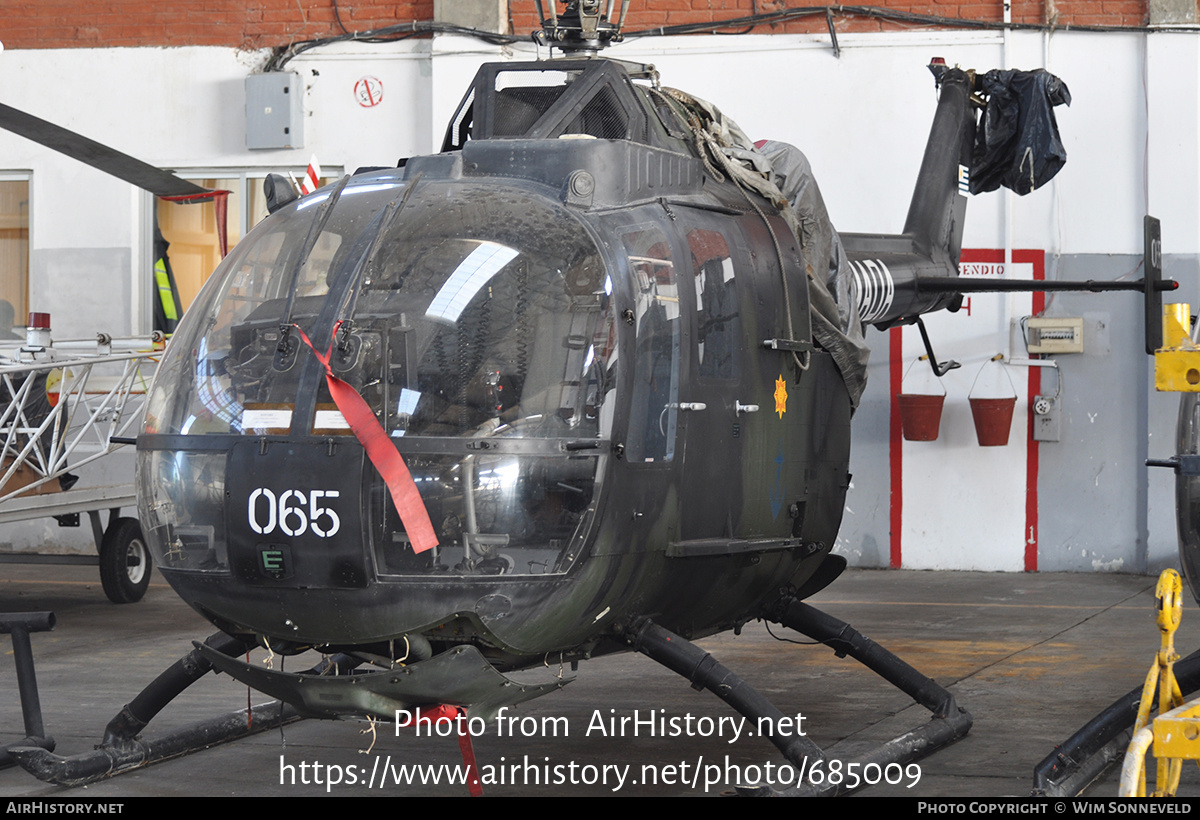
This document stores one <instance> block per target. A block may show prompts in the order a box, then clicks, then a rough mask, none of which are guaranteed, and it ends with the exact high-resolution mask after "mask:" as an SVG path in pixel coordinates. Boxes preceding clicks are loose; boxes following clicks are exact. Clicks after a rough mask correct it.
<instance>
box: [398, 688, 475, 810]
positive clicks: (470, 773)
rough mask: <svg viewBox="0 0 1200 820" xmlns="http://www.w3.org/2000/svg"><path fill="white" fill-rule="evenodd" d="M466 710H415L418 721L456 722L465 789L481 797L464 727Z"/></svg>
mask: <svg viewBox="0 0 1200 820" xmlns="http://www.w3.org/2000/svg"><path fill="white" fill-rule="evenodd" d="M466 716H467V710H466V709H464V708H462V707H461V706H450V705H448V704H444V703H443V704H441V705H440V706H422V707H418V709H417V717H416V718H415V719H414V721H413V723H414V724H415V723H416V721H418V720H425V719H428V720H430V721H431V722H432V723H437V722H438V721H439V720H456V718H457V719H458V720H457V721H456V722H457V724H458V750H459V752H461V753H462V759H463V765H464V766H466V767H467V788H468V789H469V790H470V792H471V796H472V797H482V796H483V784H482V783H481V782H480V781H479V767H478V766H476V765H475V747H474V746H473V745H472V744H471V732H470V731H469V729H468V728H467V726H466Z"/></svg>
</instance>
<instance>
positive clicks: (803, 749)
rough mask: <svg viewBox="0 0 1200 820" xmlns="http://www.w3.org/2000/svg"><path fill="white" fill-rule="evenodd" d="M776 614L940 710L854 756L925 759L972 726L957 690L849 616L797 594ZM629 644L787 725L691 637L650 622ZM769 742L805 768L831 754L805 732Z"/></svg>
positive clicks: (829, 788)
mask: <svg viewBox="0 0 1200 820" xmlns="http://www.w3.org/2000/svg"><path fill="white" fill-rule="evenodd" d="M769 619H770V620H772V621H775V622H777V623H780V624H782V625H784V626H786V627H789V628H791V629H795V630H796V631H798V632H801V633H803V634H805V635H807V636H809V637H810V638H813V639H815V640H818V641H820V642H821V643H823V644H825V645H826V646H828V647H830V648H831V649H833V650H834V652H836V653H837V655H838V656H839V657H842V656H845V655H849V656H850V657H852V658H854V659H855V660H857V661H859V662H860V663H862V664H863V665H864V666H866V667H867V668H868V669H870V670H871V671H872V672H875V673H876V674H878V675H879V676H880V677H882V678H883V679H884V680H886V681H888V682H889V683H891V684H892V685H893V686H896V687H897V688H899V689H900V690H901V691H903V692H904V693H905V694H907V695H909V696H911V697H912V698H913V699H914V700H915V701H917V703H919V704H920V705H921V706H924V707H925V708H926V709H928V710H929V711H930V712H932V713H933V719H932V720H931V721H930V722H929V723H927V724H925V725H924V726H922V727H920V728H918V729H914V730H912V731H910V732H906V733H904V734H903V735H900V736H899V737H896V738H893V739H892V740H890V741H888V742H887V743H884V744H882V745H880V746H878V747H876V748H875V749H873V750H872V751H871V752H868V753H867V754H865V755H862V756H861V757H859V758H857V759H855V760H854V761H850V762H852V763H857V764H859V767H860V768H861V767H862V766H866V765H868V764H871V763H874V764H876V765H879V766H886V765H888V764H890V763H899V764H904V763H909V762H912V761H914V760H919V759H921V758H923V757H925V756H926V755H928V754H931V753H932V752H934V751H936V750H938V749H940V748H941V747H943V746H945V745H947V744H949V743H952V742H953V741H955V740H958V739H959V738H962V737H964V736H966V734H967V732H969V731H970V729H971V723H972V718H971V715H970V714H969V713H968V712H967V711H966V710H965V709H961V708H959V706H958V704H957V703H956V702H955V700H954V696H953V695H952V694H950V692H948V691H947V690H946V689H944V688H943V687H941V686H939V685H938V684H937V683H935V682H934V681H933V680H931V679H930V678H927V677H925V676H924V675H922V674H921V673H920V672H918V671H917V670H916V669H914V668H913V667H911V666H909V665H908V664H907V663H905V662H904V661H902V660H901V659H900V658H898V657H897V656H895V655H893V654H892V653H891V652H889V651H887V650H886V649H884V648H883V647H882V646H880V645H879V644H877V643H875V642H874V641H872V640H871V639H870V638H867V637H866V636H865V635H863V634H861V633H860V632H858V631H857V630H856V629H854V628H853V627H852V626H850V625H849V624H847V623H846V622H844V621H840V620H838V619H837V618H834V617H833V616H831V615H827V614H826V613H824V612H821V611H820V610H818V609H816V608H814V607H812V606H809V605H808V604H804V603H801V602H800V601H797V600H796V599H794V598H790V599H787V600H786V601H784V602H783V603H782V605H781V606H780V607H779V608H778V610H777V611H776V612H775V613H772V614H771V615H770V616H769ZM630 643H631V644H632V646H633V648H634V649H636V650H637V651H638V652H641V653H642V654H644V655H646V656H648V657H650V658H652V659H653V660H656V661H658V662H659V663H661V664H662V665H663V666H666V667H667V668H668V669H670V670H672V671H673V672H676V673H678V674H680V675H682V676H683V677H685V678H687V679H688V680H690V681H691V682H692V687H693V688H695V689H707V690H709V691H710V692H712V693H713V694H715V695H716V696H717V697H719V698H721V700H723V701H725V702H726V703H728V704H729V705H730V706H732V707H733V708H734V709H735V710H737V711H738V712H739V713H740V714H742V715H744V716H745V717H747V718H748V719H750V720H751V721H753V722H754V725H756V726H757V725H760V724H759V718H768V719H769V720H770V723H769V725H770V726H773V727H777V726H779V725H781V724H780V722H779V721H780V718H782V717H783V714H782V712H780V711H779V709H778V708H777V707H776V706H775V705H774V704H773V703H771V702H770V701H769V700H767V699H766V698H765V697H764V696H763V695H762V694H760V693H759V692H758V691H757V690H755V689H754V688H753V687H751V686H750V685H749V684H748V683H746V682H745V681H744V680H742V679H741V678H740V677H738V676H737V675H735V674H734V673H733V672H731V671H730V670H729V669H727V668H725V667H724V666H722V665H721V664H720V663H719V662H718V661H717V660H716V659H715V658H713V657H712V655H710V654H709V653H707V652H705V651H704V650H703V649H701V648H700V647H698V646H696V645H695V644H693V643H691V642H690V641H688V640H686V639H685V638H682V637H680V636H679V635H676V634H674V633H673V632H671V631H670V630H667V629H664V628H663V627H661V626H659V625H657V624H655V623H653V622H651V621H649V620H647V621H644V622H643V623H642V625H641V627H640V628H639V629H637V630H636V631H635V633H634V636H633V638H632V639H631V641H630ZM770 740H771V742H772V743H773V744H774V745H775V747H776V748H777V749H779V751H780V752H782V753H783V756H784V757H785V758H787V760H788V762H789V763H791V764H792V765H793V766H795V767H796V768H797V770H799V771H810V770H811V766H812V764H813V763H819V762H824V760H825V753H824V752H823V751H822V750H821V749H820V747H818V746H817V745H816V744H815V743H813V742H812V741H810V740H808V739H807V738H805V737H802V736H796V737H789V736H781V735H777V734H772V735H771V736H770ZM850 791H852V789H850V788H847V787H846V786H845V784H836V785H831V784H827V783H822V784H817V785H814V784H812V783H807V784H798V785H796V786H794V787H792V788H790V789H786V790H782V791H780V790H776V789H773V788H771V787H770V786H760V787H739V792H740V793H741V794H743V795H746V796H754V797H835V796H837V795H840V794H847V793H849V792H850Z"/></svg>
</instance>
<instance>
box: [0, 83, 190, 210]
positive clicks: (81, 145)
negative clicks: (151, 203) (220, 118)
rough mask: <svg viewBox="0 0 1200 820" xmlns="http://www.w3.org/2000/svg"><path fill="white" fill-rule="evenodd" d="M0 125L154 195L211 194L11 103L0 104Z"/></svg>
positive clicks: (169, 173) (167, 172)
mask: <svg viewBox="0 0 1200 820" xmlns="http://www.w3.org/2000/svg"><path fill="white" fill-rule="evenodd" d="M0 128H5V129H7V130H9V131H12V132H13V133H14V134H20V135H21V136H22V137H25V138H26V139H31V140H33V141H34V142H36V143H39V144H41V145H44V146H46V147H47V148H53V149H54V150H55V151H59V152H61V153H63V154H66V155H67V156H69V157H73V158H74V159H77V160H79V161H80V162H84V163H87V164H88V165H90V166H92V167H93V168H99V169H100V170H101V171H104V172H105V173H108V174H112V175H113V176H115V177H117V178H118V179H123V180H125V181H126V182H129V183H131V184H133V185H136V186H138V187H139V188H144V189H145V190H147V191H149V192H150V193H152V194H154V195H155V196H188V195H196V194H205V193H208V189H206V188H201V187H200V186H199V185H196V184H195V183H193V182H188V181H187V180H186V179H180V178H179V177H177V176H175V175H174V174H172V173H171V172H169V171H164V170H162V169H161V168H155V167H154V166H153V165H150V164H148V163H145V162H142V161H141V160H140V159H135V158H133V157H131V156H129V155H128V154H122V153H121V152H120V151H117V150H115V149H113V148H109V147H108V146H107V145H103V144H101V143H99V142H96V141H95V140H92V139H88V138H87V137H85V136H83V135H82V134H76V133H75V132H74V131H69V130H67V129H66V128H63V127H62V126H58V125H55V124H54V123H52V122H47V121H46V120H43V119H40V118H38V117H35V116H33V115H32V114H26V113H25V112H24V111H20V110H18V109H16V108H13V107H11V106H7V105H4V104H3V103H0Z"/></svg>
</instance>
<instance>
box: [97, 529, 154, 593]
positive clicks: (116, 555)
mask: <svg viewBox="0 0 1200 820" xmlns="http://www.w3.org/2000/svg"><path fill="white" fill-rule="evenodd" d="M153 567H154V564H153V562H152V561H151V560H150V550H149V549H147V548H146V542H145V540H144V539H143V538H142V525H141V524H139V523H138V520H137V519H136V518H118V519H116V520H115V521H113V522H111V523H110V524H109V525H108V529H107V530H105V531H104V542H103V543H102V544H101V545H100V584H101V585H102V586H103V587H104V594H105V595H107V596H108V600H110V601H112V602H113V603H114V604H132V603H134V602H135V601H140V600H142V596H143V595H145V594H146V588H147V587H149V586H150V573H151V572H152V570H153Z"/></svg>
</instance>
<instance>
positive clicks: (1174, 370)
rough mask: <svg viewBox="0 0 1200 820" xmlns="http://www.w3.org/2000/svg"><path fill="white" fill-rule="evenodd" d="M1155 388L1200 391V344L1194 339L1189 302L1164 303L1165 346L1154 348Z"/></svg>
mask: <svg viewBox="0 0 1200 820" xmlns="http://www.w3.org/2000/svg"><path fill="white" fill-rule="evenodd" d="M1154 388H1155V389H1156V390H1158V391H1160V392H1164V393H1166V392H1171V393H1200V345H1197V344H1195V343H1194V342H1193V341H1192V310H1191V307H1190V306H1188V304H1187V303H1185V302H1180V303H1178V304H1173V305H1163V346H1162V347H1160V348H1159V349H1158V350H1156V351H1154Z"/></svg>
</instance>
